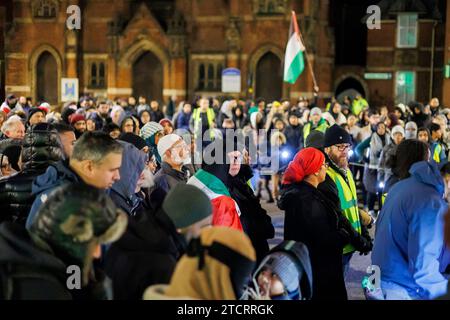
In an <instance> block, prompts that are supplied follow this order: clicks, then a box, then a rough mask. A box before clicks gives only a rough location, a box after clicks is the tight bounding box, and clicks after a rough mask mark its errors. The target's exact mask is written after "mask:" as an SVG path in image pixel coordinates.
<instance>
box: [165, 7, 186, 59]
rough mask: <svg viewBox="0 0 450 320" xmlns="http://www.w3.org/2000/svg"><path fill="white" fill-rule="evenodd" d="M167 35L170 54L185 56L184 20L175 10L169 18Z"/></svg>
mask: <svg viewBox="0 0 450 320" xmlns="http://www.w3.org/2000/svg"><path fill="white" fill-rule="evenodd" d="M167 36H168V37H169V39H170V47H169V51H170V56H171V57H173V58H183V57H185V56H186V21H185V20H184V17H183V15H182V14H181V12H179V11H175V13H174V15H173V17H172V18H171V19H169V22H168V28H167Z"/></svg>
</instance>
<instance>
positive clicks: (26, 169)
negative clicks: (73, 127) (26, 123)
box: [0, 129, 63, 224]
mask: <svg viewBox="0 0 450 320" xmlns="http://www.w3.org/2000/svg"><path fill="white" fill-rule="evenodd" d="M62 157H63V151H62V149H61V146H60V143H59V136H58V133H57V132H56V130H54V129H50V130H34V129H30V131H29V132H27V134H26V135H25V138H24V141H23V149H22V161H23V166H22V171H20V172H19V173H17V174H14V175H11V176H9V177H5V178H3V179H0V222H2V221H13V222H18V223H21V224H25V221H26V219H27V217H28V213H29V212H30V209H31V205H32V204H33V201H34V195H33V194H32V193H31V191H32V183H33V180H34V179H35V178H36V177H37V176H39V175H40V174H42V173H44V172H45V170H46V168H47V167H48V166H49V165H50V164H52V163H55V162H57V161H58V160H59V159H61V158H62Z"/></svg>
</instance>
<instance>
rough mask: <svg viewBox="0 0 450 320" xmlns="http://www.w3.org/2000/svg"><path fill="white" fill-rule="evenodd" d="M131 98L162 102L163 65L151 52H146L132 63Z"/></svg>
mask: <svg viewBox="0 0 450 320" xmlns="http://www.w3.org/2000/svg"><path fill="white" fill-rule="evenodd" d="M133 96H134V97H136V98H137V97H138V96H144V97H146V99H147V102H148V103H149V102H150V100H158V101H162V98H163V65H162V63H161V61H160V60H159V59H158V57H156V56H155V55H154V54H153V53H152V52H150V51H146V52H144V53H143V54H141V55H140V56H139V57H138V58H137V59H136V61H135V62H134V63H133Z"/></svg>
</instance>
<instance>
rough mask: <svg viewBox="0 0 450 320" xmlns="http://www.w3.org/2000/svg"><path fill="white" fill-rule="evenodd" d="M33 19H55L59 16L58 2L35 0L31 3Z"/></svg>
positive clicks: (53, 0) (54, 0)
mask: <svg viewBox="0 0 450 320" xmlns="http://www.w3.org/2000/svg"><path fill="white" fill-rule="evenodd" d="M31 8H32V12H33V17H34V18H38V19H55V18H56V16H57V14H58V1H56V0H35V1H33V2H32V3H31Z"/></svg>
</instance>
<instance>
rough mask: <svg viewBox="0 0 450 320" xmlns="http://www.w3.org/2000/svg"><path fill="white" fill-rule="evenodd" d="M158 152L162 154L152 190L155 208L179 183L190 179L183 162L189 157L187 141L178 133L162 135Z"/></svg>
mask: <svg viewBox="0 0 450 320" xmlns="http://www.w3.org/2000/svg"><path fill="white" fill-rule="evenodd" d="M158 153H159V154H160V155H161V160H162V163H161V169H160V170H159V171H158V172H157V173H156V174H155V185H154V187H153V190H152V192H151V197H150V198H151V201H152V206H153V207H154V208H158V207H159V206H160V205H161V204H162V202H163V200H164V198H165V196H166V194H167V193H168V192H169V191H170V190H171V189H172V188H173V187H175V186H176V185H177V184H180V183H183V184H185V183H186V182H187V180H188V178H189V177H188V175H187V172H186V170H183V164H184V163H185V162H186V159H188V158H189V149H188V146H187V145H186V142H184V140H183V139H182V138H181V137H180V136H179V135H176V134H169V135H167V136H164V137H162V138H161V139H160V140H159V142H158Z"/></svg>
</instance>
